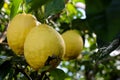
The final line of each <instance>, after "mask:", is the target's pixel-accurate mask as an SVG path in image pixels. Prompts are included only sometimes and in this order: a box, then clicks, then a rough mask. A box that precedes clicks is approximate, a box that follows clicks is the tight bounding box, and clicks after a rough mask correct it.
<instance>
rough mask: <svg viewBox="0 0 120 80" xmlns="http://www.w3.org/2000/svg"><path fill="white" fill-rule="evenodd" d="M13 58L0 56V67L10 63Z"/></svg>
mask: <svg viewBox="0 0 120 80" xmlns="http://www.w3.org/2000/svg"><path fill="white" fill-rule="evenodd" d="M11 58H12V57H7V56H0V65H2V64H3V63H4V62H5V61H9V60H10V59H11Z"/></svg>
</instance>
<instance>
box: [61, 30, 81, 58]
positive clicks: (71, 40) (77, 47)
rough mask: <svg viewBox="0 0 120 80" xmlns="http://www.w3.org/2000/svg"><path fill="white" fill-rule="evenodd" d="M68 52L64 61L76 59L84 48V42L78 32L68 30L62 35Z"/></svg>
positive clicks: (64, 56)
mask: <svg viewBox="0 0 120 80" xmlns="http://www.w3.org/2000/svg"><path fill="white" fill-rule="evenodd" d="M62 37H63V39H64V42H65V46H66V50H65V54H64V55H63V60H72V59H76V58H77V57H78V55H79V54H80V53H81V51H82V48H83V40H82V37H81V36H80V34H79V33H78V32H77V30H68V31H66V32H64V33H63V34H62Z"/></svg>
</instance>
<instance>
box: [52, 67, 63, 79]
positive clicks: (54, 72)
mask: <svg viewBox="0 0 120 80" xmlns="http://www.w3.org/2000/svg"><path fill="white" fill-rule="evenodd" d="M50 74H51V76H52V77H53V78H54V79H53V80H64V79H65V73H64V71H62V70H61V69H57V68H56V69H54V70H51V71H50Z"/></svg>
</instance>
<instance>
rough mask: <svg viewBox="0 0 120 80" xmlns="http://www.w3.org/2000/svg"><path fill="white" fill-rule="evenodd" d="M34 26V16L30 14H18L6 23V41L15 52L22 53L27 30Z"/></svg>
mask: <svg viewBox="0 0 120 80" xmlns="http://www.w3.org/2000/svg"><path fill="white" fill-rule="evenodd" d="M35 26H36V18H35V17H34V16H33V15H31V14H25V13H22V14H18V15H16V16H15V17H14V18H13V19H12V20H11V21H10V23H9V24H8V28H7V41H8V45H9V46H10V48H11V49H12V50H13V51H14V52H15V53H16V54H17V55H21V54H23V52H24V50H23V48H24V41H25V38H26V35H27V34H28V33H29V31H30V30H31V29H32V28H33V27H35Z"/></svg>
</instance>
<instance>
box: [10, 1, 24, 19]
mask: <svg viewBox="0 0 120 80" xmlns="http://www.w3.org/2000/svg"><path fill="white" fill-rule="evenodd" d="M22 1H23V0H12V7H11V12H10V19H12V18H13V17H14V16H15V15H16V14H17V12H18V10H19V7H20V4H21V3H22Z"/></svg>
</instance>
